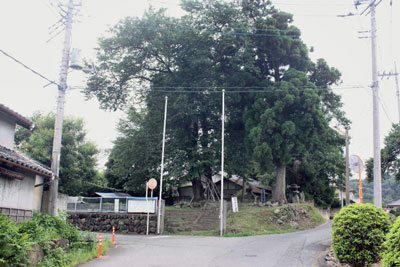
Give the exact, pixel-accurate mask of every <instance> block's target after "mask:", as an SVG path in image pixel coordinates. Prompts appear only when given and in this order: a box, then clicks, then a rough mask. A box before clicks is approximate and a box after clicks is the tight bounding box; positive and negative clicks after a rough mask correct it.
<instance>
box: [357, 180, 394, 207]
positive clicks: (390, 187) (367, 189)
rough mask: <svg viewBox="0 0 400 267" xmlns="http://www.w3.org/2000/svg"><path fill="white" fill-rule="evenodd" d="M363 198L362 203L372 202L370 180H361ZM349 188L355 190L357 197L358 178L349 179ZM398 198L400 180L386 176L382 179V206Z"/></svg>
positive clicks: (372, 193)
mask: <svg viewBox="0 0 400 267" xmlns="http://www.w3.org/2000/svg"><path fill="white" fill-rule="evenodd" d="M362 187H363V200H364V203H373V202H374V183H373V182H372V181H371V182H369V181H366V180H363V184H362ZM350 189H353V190H356V197H358V179H357V180H350ZM399 199H400V182H399V181H397V180H395V178H394V177H392V176H391V177H388V178H387V179H383V180H382V201H383V207H385V206H386V205H387V204H389V203H391V202H393V201H396V200H399Z"/></svg>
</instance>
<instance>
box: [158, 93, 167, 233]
mask: <svg viewBox="0 0 400 267" xmlns="http://www.w3.org/2000/svg"><path fill="white" fill-rule="evenodd" d="M167 106H168V96H166V97H165V107H164V129H163V139H162V151H161V173H160V197H159V199H158V214H157V234H160V224H161V212H160V211H161V197H162V188H163V187H162V183H163V175H164V151H165V129H166V126H167Z"/></svg>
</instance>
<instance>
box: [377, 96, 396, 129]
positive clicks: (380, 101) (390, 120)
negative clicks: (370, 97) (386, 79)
mask: <svg viewBox="0 0 400 267" xmlns="http://www.w3.org/2000/svg"><path fill="white" fill-rule="evenodd" d="M378 99H379V103H380V104H381V107H382V109H383V111H384V112H385V115H386V118H387V119H388V121H389V122H390V123H392V124H393V120H392V119H391V118H390V116H389V113H388V112H387V106H386V104H385V101H383V99H382V95H381V94H380V93H379V96H378Z"/></svg>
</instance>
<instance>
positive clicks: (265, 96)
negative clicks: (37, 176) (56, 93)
mask: <svg viewBox="0 0 400 267" xmlns="http://www.w3.org/2000/svg"><path fill="white" fill-rule="evenodd" d="M182 8H183V10H184V11H185V12H186V14H185V15H184V16H182V17H180V18H172V17H167V16H166V15H165V12H164V10H158V11H155V10H152V9H150V10H149V11H148V12H147V13H145V14H144V16H143V18H142V19H138V18H126V19H124V20H122V21H121V22H120V23H118V24H117V25H116V26H115V27H114V28H112V29H111V31H110V35H109V36H108V37H106V38H102V39H101V40H100V43H99V46H100V47H99V52H98V61H99V64H98V73H97V74H96V75H93V76H91V77H90V79H89V82H88V88H87V90H86V93H87V95H88V96H89V97H90V96H96V97H97V98H98V100H99V101H100V103H101V106H102V107H103V108H106V109H120V108H124V107H126V106H128V107H129V106H130V105H133V106H134V108H130V109H129V110H130V111H129V112H128V121H127V122H125V123H123V127H122V128H120V133H121V136H120V137H119V138H118V139H117V140H116V143H115V147H114V149H113V152H112V153H111V157H110V162H109V167H110V169H109V171H108V173H109V175H112V177H111V176H109V177H111V178H110V179H114V180H115V181H121V184H119V185H118V186H121V187H124V186H128V185H129V184H131V185H132V181H133V180H136V181H137V182H135V183H133V184H143V183H144V181H145V180H146V179H148V178H149V177H145V176H147V175H154V174H153V173H154V172H155V171H156V170H157V168H158V164H159V162H160V153H158V155H156V153H155V151H160V150H161V133H162V118H163V111H164V105H163V104H164V96H168V101H169V102H168V103H169V104H168V120H167V150H166V170H167V171H168V176H169V177H170V178H173V179H171V180H172V181H183V180H191V181H192V184H193V185H194V189H195V190H194V192H195V197H196V199H201V197H202V195H203V194H202V192H201V188H202V187H201V184H200V182H199V181H200V177H201V176H206V177H208V178H209V179H211V176H212V175H213V174H214V173H216V172H218V170H219V163H220V162H219V161H220V147H221V143H220V140H221V138H220V137H221V121H220V117H221V91H222V89H223V88H225V89H226V91H227V93H226V151H227V152H226V158H227V161H226V162H227V170H228V171H229V172H231V173H236V174H240V175H242V176H246V177H248V176H254V177H257V176H259V175H263V174H264V173H265V172H267V171H271V170H272V171H274V169H278V178H279V177H280V178H279V179H278V180H277V181H278V182H277V186H276V187H277V188H279V190H278V191H279V192H280V194H279V195H276V199H279V200H280V201H282V202H284V201H285V197H284V189H285V180H282V179H281V178H282V177H283V178H284V177H285V175H282V174H284V168H282V167H283V166H286V165H288V164H291V163H292V162H293V160H294V159H296V157H299V156H300V155H301V154H302V153H305V152H306V151H308V152H310V151H312V149H316V147H320V146H318V143H321V144H324V142H326V141H327V140H326V139H324V138H323V137H322V136H323V135H325V134H326V133H327V132H328V131H329V130H328V127H327V126H328V122H329V120H330V119H332V118H336V119H337V120H338V121H341V120H344V119H343V113H341V112H340V105H341V103H340V98H339V97H338V96H336V95H335V94H334V93H333V92H332V91H331V89H329V86H330V85H332V84H334V83H337V82H338V80H339V77H340V73H339V72H338V71H337V70H336V69H334V68H330V67H329V66H328V65H327V64H326V62H325V61H323V60H319V61H318V62H317V63H313V62H311V60H310V59H309V57H308V50H307V47H306V46H305V44H304V43H303V42H302V41H301V39H300V30H299V29H297V28H296V27H295V26H293V25H292V22H293V19H292V15H291V14H288V13H285V12H282V11H279V10H277V9H276V8H274V7H273V6H272V5H271V3H270V2H269V1H262V0H257V1H232V2H228V1H215V0H207V1H199V0H185V1H182ZM317 87H318V88H317ZM321 88H322V89H323V90H320V89H321ZM132 112H134V114H132ZM132 116H137V117H138V119H134V118H133V117H132ZM129 118H130V119H129ZM269 126H271V127H272V128H269ZM271 133H272V135H271ZM144 137H145V138H144ZM280 139H281V140H280ZM149 145H151V146H152V147H151V148H149V147H148V146H149ZM280 145H282V146H283V149H279V147H280ZM129 146H130V148H128V147H129ZM267 146H268V147H269V148H267ZM321 146H322V145H321ZM136 147H137V149H136ZM338 149H339V150H340V148H338ZM125 152H126V153H127V154H124V155H123V156H122V155H121V154H122V153H125ZM141 153H144V155H145V156H144V157H143V159H142V160H141V161H140V164H138V165H137V164H134V166H135V168H136V166H138V167H137V168H141V167H143V168H145V171H144V172H143V170H141V171H139V170H134V168H133V169H132V168H131V167H129V166H132V164H131V163H132V162H133V161H139V159H141V157H140V155H141ZM144 159H146V160H144ZM321 160H322V159H321ZM139 166H140V167H139ZM121 175H122V176H121ZM122 177H125V178H123V179H122ZM124 179H125V181H124Z"/></svg>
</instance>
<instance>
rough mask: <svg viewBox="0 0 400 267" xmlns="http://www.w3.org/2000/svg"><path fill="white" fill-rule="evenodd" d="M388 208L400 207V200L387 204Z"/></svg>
mask: <svg viewBox="0 0 400 267" xmlns="http://www.w3.org/2000/svg"><path fill="white" fill-rule="evenodd" d="M387 206H388V207H394V206H400V199H399V200H396V201H393V202H392V203H389V204H387Z"/></svg>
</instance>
